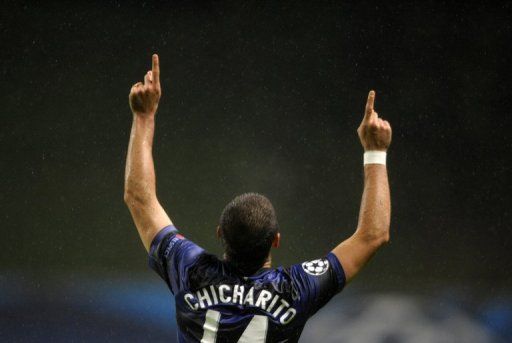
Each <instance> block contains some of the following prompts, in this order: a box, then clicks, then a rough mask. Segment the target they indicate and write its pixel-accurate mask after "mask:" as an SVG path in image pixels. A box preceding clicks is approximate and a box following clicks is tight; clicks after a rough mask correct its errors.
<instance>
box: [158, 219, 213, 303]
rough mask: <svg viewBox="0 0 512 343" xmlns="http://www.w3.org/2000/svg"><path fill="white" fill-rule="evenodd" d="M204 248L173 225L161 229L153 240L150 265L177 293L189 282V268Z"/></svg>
mask: <svg viewBox="0 0 512 343" xmlns="http://www.w3.org/2000/svg"><path fill="white" fill-rule="evenodd" d="M203 252H204V250H203V249H202V248H201V247H199V246H198V245H196V244H195V243H193V242H192V241H189V240H188V239H186V238H185V237H183V236H182V235H180V234H179V233H178V230H177V229H176V227H174V226H173V225H170V226H167V227H165V228H163V229H162V230H160V232H159V233H158V234H157V235H156V236H155V238H154V239H153V241H152V242H151V247H150V250H149V266H150V267H151V269H153V270H154V271H156V272H157V274H158V275H160V277H161V278H162V279H163V280H164V281H165V282H166V283H167V285H168V286H169V288H170V290H171V292H172V293H173V294H176V293H177V292H179V291H180V290H181V289H183V288H184V287H186V285H187V283H188V270H189V269H190V267H192V266H193V265H194V264H195V262H196V261H197V259H198V257H199V256H200V255H201V254H202V253H203Z"/></svg>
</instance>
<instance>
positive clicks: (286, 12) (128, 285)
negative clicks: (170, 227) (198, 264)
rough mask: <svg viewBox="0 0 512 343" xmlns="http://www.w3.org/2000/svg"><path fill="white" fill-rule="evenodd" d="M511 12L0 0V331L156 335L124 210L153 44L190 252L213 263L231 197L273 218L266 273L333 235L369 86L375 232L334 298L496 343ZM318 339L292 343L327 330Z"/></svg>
mask: <svg viewBox="0 0 512 343" xmlns="http://www.w3.org/2000/svg"><path fill="white" fill-rule="evenodd" d="M511 12H512V6H511V3H510V2H504V3H501V4H498V3H496V4H492V5H491V4H489V3H488V2H484V1H481V2H470V3H460V2H438V1H421V2H420V1H418V2H416V1H414V2H407V3H405V2H404V3H394V4H391V3H385V4H379V5H375V4H370V3H367V2H358V3H357V4H353V3H349V2H320V1H310V2H306V1H304V2H300V1H294V2H278V1H275V2H270V1H269V2H260V1H201V2H198V1H155V2H152V1H148V2H138V3H135V2H133V3H129V2H123V1H116V2H112V1H109V2H105V1H90V2H86V1H75V2H72V3H68V2H50V1H46V2H35V1H34V2H29V1H18V2H9V1H7V2H6V3H2V6H1V12H0V13H1V14H0V39H1V49H0V56H1V65H0V68H1V69H0V72H1V77H2V82H1V83H0V104H1V111H0V115H1V119H2V120H1V125H0V127H1V130H0V155H1V162H0V163H1V165H0V180H1V181H0V205H1V212H0V218H1V219H0V223H1V230H2V238H1V239H0V338H1V337H2V334H3V335H4V336H3V337H4V338H7V339H8V340H9V339H12V340H26V341H38V340H45V339H46V338H48V337H50V338H52V339H53V340H57V341H58V340H60V339H62V340H66V339H67V338H69V337H74V338H75V340H78V341H80V340H84V341H86V340H89V339H90V340H95V339H97V337H107V338H108V339H107V340H117V339H119V340H125V339H126V338H123V337H124V336H123V334H124V333H126V332H128V331H127V329H126V327H127V325H126V321H127V320H128V319H126V313H130V310H128V309H127V308H130V309H131V311H132V312H133V313H134V317H133V318H135V319H133V318H132V319H133V322H132V321H131V320H132V319H129V320H128V322H130V323H132V324H130V326H129V327H130V328H131V329H133V330H135V329H134V327H136V325H135V324H133V323H137V325H139V326H140V330H139V331H140V332H139V331H138V332H139V334H140V335H141V336H140V337H141V338H140V339H138V338H137V339H135V338H134V337H138V336H136V335H133V336H131V338H133V339H134V340H149V339H153V340H159V339H168V340H171V341H172V339H173V338H174V333H173V330H174V328H175V324H174V316H173V314H172V313H173V312H172V311H173V309H172V299H170V293H168V292H167V290H166V288H165V284H164V283H163V282H161V281H160V280H159V279H158V277H157V276H156V274H154V273H153V272H151V271H150V270H149V269H148V268H147V265H146V264H147V259H146V254H145V251H144V249H143V247H142V244H141V242H140V240H139V238H138V235H137V231H136V229H135V227H134V225H133V223H132V221H131V218H130V215H129V212H128V210H127V209H126V207H125V205H124V203H123V174H124V160H125V155H126V150H127V143H128V139H129V131H130V126H131V114H130V110H129V107H128V92H129V89H130V87H131V85H132V84H133V83H135V82H136V81H139V80H142V77H143V75H144V73H145V72H146V71H147V70H148V69H150V63H151V59H150V57H151V54H152V53H154V52H156V53H158V54H159V55H160V61H161V69H162V72H161V74H162V76H161V77H162V88H163V97H162V100H161V103H160V107H159V113H158V119H157V132H156V140H155V149H154V156H155V163H156V170H157V177H158V179H157V181H158V191H159V197H160V200H161V202H162V203H163V204H164V207H165V208H166V209H167V211H168V213H169V215H170V216H171V218H172V219H173V221H174V223H175V224H176V226H178V227H179V228H180V229H181V231H182V232H183V233H184V234H185V235H186V236H187V237H188V238H190V239H192V240H194V241H196V242H197V243H198V244H200V245H202V246H203V247H204V248H206V249H208V250H210V251H212V252H215V253H218V254H220V253H221V246H220V244H219V242H217V240H216V239H215V236H214V229H215V226H216V224H217V221H218V217H219V215H220V212H221V210H222V208H223V207H224V206H225V204H226V203H227V202H228V201H229V200H230V199H232V198H233V197H234V196H235V195H237V194H240V193H243V192H248V191H256V192H260V193H263V194H266V195H267V196H268V197H269V198H270V199H271V200H272V202H273V203H274V205H275V207H276V210H277V212H278V216H279V220H280V225H281V232H282V236H283V237H282V238H283V239H282V243H283V244H282V245H283V246H282V248H281V249H279V250H277V251H275V253H274V263H275V264H277V265H289V264H292V263H295V262H299V261H302V260H306V259H311V258H316V257H319V256H321V255H323V254H325V253H326V252H328V251H329V250H330V249H331V248H333V247H334V246H335V245H336V244H338V243H339V242H340V241H341V240H343V239H344V238H346V237H348V236H349V235H350V234H351V233H352V232H353V231H354V229H355V226H356V223H357V216H358V209H359V201H360V197H361V191H362V181H363V180H362V152H363V151H362V148H361V146H360V143H359V140H358V138H357V134H356V128H357V126H358V125H359V122H360V120H361V117H362V111H363V108H364V104H365V100H366V96H367V92H368V91H369V90H370V89H375V90H376V92H377V102H376V109H377V111H378V112H379V115H381V116H382V117H384V118H385V119H387V120H389V121H390V122H391V125H392V127H393V143H392V147H391V149H390V151H389V154H388V166H389V168H388V169H389V177H390V183H391V187H392V201H393V215H392V235H391V236H392V239H391V243H390V244H389V245H388V246H387V247H386V248H385V249H383V250H382V251H381V252H379V253H378V255H377V256H376V257H375V259H374V260H373V261H372V262H371V263H370V265H369V266H368V267H367V268H366V269H365V271H364V272H363V273H362V274H361V275H360V276H358V278H357V279H356V280H355V281H354V282H353V284H351V285H350V286H349V287H348V288H347V292H346V293H344V294H342V295H340V296H338V297H337V298H336V299H335V302H336V301H337V302H338V303H340V304H343V301H350V300H353V299H359V298H360V299H362V300H361V302H354V301H353V302H352V303H357V304H359V305H354V306H362V307H361V308H362V309H363V308H364V306H363V305H361V304H367V303H368V300H365V299H369V298H371V297H377V298H376V299H377V300H376V301H377V302H378V301H380V300H379V299H382V298H379V296H380V297H386V296H387V297H389V296H390V294H395V295H396V296H402V297H407V299H408V301H409V300H410V301H411V302H412V303H414V306H416V307H417V308H418V309H420V310H419V311H423V310H424V309H425V306H429V307H434V309H435V311H439V312H441V313H444V315H445V316H447V317H449V318H453V316H450V315H446V313H451V312H449V311H448V310H447V309H448V308H452V309H453V308H454V309H456V310H457V311H459V310H460V311H462V313H463V314H464V316H465V317H464V318H466V319H467V320H468V321H470V322H471V325H473V326H474V327H476V328H478V330H480V329H482V330H483V331H482V332H484V333H483V334H482V335H483V336H482V337H483V338H482V340H478V339H475V337H477V336H475V335H473V336H472V337H473V339H475V340H474V341H475V342H487V341H498V342H501V341H507V340H508V339H509V338H510V339H512V333H511V329H510V327H512V297H511V295H512V288H511V287H512V277H511V270H512V258H510V256H511V253H510V251H511V248H512V233H511V232H510V231H511V229H512V228H511V222H512V220H511V217H512V214H511V211H510V206H511V205H512V187H511V185H510V181H509V180H510V167H511V163H510V162H511V158H510V156H511V151H512V142H511V129H512V119H511V114H510V104H511V101H510V87H511V86H512V83H511V81H510V78H511V67H510V62H509V61H510V59H511V57H512V53H511V51H512V50H511V49H509V45H510V43H511V42H512V40H511V38H512V27H511V23H512V20H511V19H512V16H511ZM107 289H108V292H107V291H106V290H107ZM151 290H152V291H151ZM109 292H111V293H112V294H115V295H116V297H120V298H119V303H118V304H119V306H117V305H116V304H117V303H115V302H113V300H112V299H113V298H112V297H109V296H107V295H108V294H110V293H109ZM120 294H121V295H120ZM122 294H125V296H126V297H123V296H122ZM351 295H352V296H351ZM358 297H359V298H358ZM77 299H79V300H77ZM109 299H110V300H109ZM371 299H373V298H371ZM385 299H388V298H385ZM393 299H394V298H391V300H389V299H388V300H389V303H390V304H391V305H390V306H389V307H386V306H383V309H384V310H383V311H384V313H385V312H387V311H391V310H390V309H393V308H394V305H393V304H395V305H396V304H400V303H401V302H400V301H399V300H396V299H395V300H396V301H393ZM400 299H402V298H400ZM418 299H421V300H418ZM402 300H403V299H402ZM109 301H110V306H112V309H113V310H112V312H109V310H108V309H107V307H108V306H107V304H108V303H109ZM384 303H385V301H384ZM84 304H88V306H85V305H84ZM151 304H155V306H156V307H158V306H160V307H158V308H161V311H160V312H158V311H157V312H158V313H160V315H161V317H158V318H160V319H159V320H160V321H161V325H160V326H159V325H158V323H159V322H158V321H157V320H155V321H152V320H150V319H148V318H150V315H149V314H148V313H149V312H147V311H156V310H155V308H156V307H155V306H151ZM163 304H164V305H165V304H167V305H165V306H164V305H163ZM425 304H427V305H425ZM116 306H117V307H116ZM365 306H366V305H365ZM396 306H398V305H396ZM407 306H408V305H407ZM407 306H406V307H407ZM370 307H371V306H370ZM377 307H378V306H377ZM333 308H334V307H333ZM335 308H336V309H338V307H335ZM145 309H146V310H147V311H146V312H144V310H145ZM325 311H327V312H328V311H329V310H328V309H326V310H325ZM339 311H341V312H343V306H341V307H340V308H339ZM425 311H426V312H428V313H431V312H432V311H431V310H429V309H426V310H425ZM327 312H326V313H327ZM112 313H115V314H112ZM379 313H380V312H379ZM157 316H158V314H157ZM407 316H409V317H410V314H406V315H405V317H407ZM48 318H53V319H51V320H52V321H51V323H53V324H51V325H50V324H48V320H49V319H48ZM428 318H432V317H431V316H429V317H428ZM436 318H437V317H436ZM106 320H108V321H109V322H108V323H105V321H106ZM114 320H115V323H113V321H114ZM428 320H429V319H421V320H419V322H422V323H424V322H426V321H428ZM145 321H147V322H151V325H153V326H151V325H150V324H148V325H146V324H147V323H146V322H145ZM65 323H67V324H65ZM87 323H88V324H87ZM99 323H104V324H99ZM155 323H156V324H155ZM82 324H83V325H82ZM52 325H54V326H55V327H53V326H52ZM84 325H88V326H87V328H88V329H86V330H84V329H83V327H85V326H84ZM101 325H103V326H104V328H100V326H101ZM316 326H318V325H315V324H310V325H309V326H308V328H310V329H308V328H307V329H306V332H305V336H304V338H303V340H304V341H305V342H307V341H308V338H307V337H330V335H332V333H330V332H329V330H327V331H325V332H323V333H322V332H317V333H315V334H313V333H311V332H313V331H311V330H314V329H315V327H316ZM370 326H371V323H368V327H370ZM64 327H65V328H66V329H65V330H67V331H65V330H64V329H63V328H64ZM149 327H158V329H156V328H155V329H151V330H149V329H148V328H149ZM53 328H54V329H55V331H53V332H54V333H53V334H55V335H56V336H51V335H52V333H51V332H52V331H50V330H53ZM59 328H60V329H59ZM94 328H96V329H94ZM456 328H458V329H460V327H452V326H449V327H448V329H447V332H449V333H452V332H453V333H454V332H456V331H457V330H456ZM59 330H64V331H62V332H64V334H63V336H58V333H56V332H57V331H59ZM95 330H96V331H95ZM101 330H105V332H106V333H103V331H101ZM155 330H161V336H158V335H159V334H156V333H155V332H156V331H155ZM308 330H310V331H308ZM420 331H421V330H420ZM434 331H435V332H439V330H434ZM308 332H309V333H308ZM390 332H392V333H393V330H391V331H390ZM95 333H97V335H98V336H95ZM67 334H69V336H66V335H67ZM308 334H309V335H310V336H308ZM354 334H356V335H357V332H356V333H354ZM49 335H50V336H49ZM88 335H92V336H88ZM151 335H153V336H151ZM315 335H316V336H315ZM322 335H323V336H322ZM395 336H396V337H395ZM395 336H393V337H395V338H396V339H398V340H397V342H401V340H399V339H401V337H402V336H400V335H399V334H395ZM129 337H130V336H129ZM129 337H128V339H129ZM169 337H170V338H169ZM344 337H348V336H346V335H345V336H344ZM383 337H384V336H382V335H377V338H376V339H377V340H376V341H379V342H380V341H381V340H383V341H386V342H388V341H389V340H385V339H386V338H385V337H384V338H383ZM386 337H387V336H386ZM397 337H398V338H397ZM414 337H415V338H414V339H413V340H408V339H409V338H410V337H406V338H404V339H405V341H415V342H420V341H421V340H419V339H418V338H417V336H414ZM435 337H436V339H437V338H438V337H437V336H435ZM443 337H444V336H443ZM325 341H327V338H325ZM334 341H340V340H339V339H335V340H334ZM347 341H350V340H348V338H347ZM356 341H357V340H356ZM359 341H365V340H364V339H363V340H361V338H359ZM366 341H368V342H369V341H371V340H370V339H366ZM426 341H439V342H441V341H442V342H444V341H443V340H428V339H427V340H426ZM448 341H450V340H448ZM469 341H471V340H469ZM389 342H391V341H389ZM393 342H394V341H393Z"/></svg>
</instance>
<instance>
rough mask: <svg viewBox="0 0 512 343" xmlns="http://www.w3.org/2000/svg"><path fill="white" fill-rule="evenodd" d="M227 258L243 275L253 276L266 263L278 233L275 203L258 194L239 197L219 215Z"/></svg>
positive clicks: (246, 194)
mask: <svg viewBox="0 0 512 343" xmlns="http://www.w3.org/2000/svg"><path fill="white" fill-rule="evenodd" d="M219 226H220V232H221V236H222V241H223V243H224V248H225V252H226V259H227V261H228V262H229V263H230V264H232V265H233V266H234V267H236V269H238V270H239V271H240V272H241V273H242V274H243V275H252V274H254V273H255V272H256V271H258V270H259V269H260V268H261V267H262V265H263V263H264V262H265V260H266V258H267V256H268V254H269V252H270V248H271V246H272V242H273V240H274V238H275V237H276V235H277V232H278V224H277V216H276V212H275V210H274V206H272V203H271V202H270V200H268V198H267V197H265V196H263V195H261V194H257V193H245V194H242V195H239V196H237V197H236V198H234V199H233V200H231V202H230V203H229V204H228V205H227V206H226V207H225V208H224V210H223V211H222V215H221V216H220V223H219Z"/></svg>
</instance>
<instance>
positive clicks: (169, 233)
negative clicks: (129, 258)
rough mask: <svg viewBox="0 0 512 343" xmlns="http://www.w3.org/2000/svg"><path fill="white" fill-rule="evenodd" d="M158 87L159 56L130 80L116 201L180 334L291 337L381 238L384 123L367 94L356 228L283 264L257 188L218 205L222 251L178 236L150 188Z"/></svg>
mask: <svg viewBox="0 0 512 343" xmlns="http://www.w3.org/2000/svg"><path fill="white" fill-rule="evenodd" d="M160 95H161V87H160V68H159V61H158V56H157V55H153V65H152V70H150V71H148V72H147V74H146V75H145V76H144V82H138V83H136V84H135V85H133V87H132V89H131V91H130V95H129V103H130V107H131V110H132V112H133V125H132V131H131V135H130V143H129V147H128V157H127V159H126V176H125V192H124V199H125V202H126V204H127V206H128V208H129V209H130V212H131V215H132V217H133V220H134V222H135V225H136V226H137V230H138V232H139V234H140V237H141V239H142V243H143V244H144V247H145V248H146V250H147V251H148V252H149V265H150V266H151V268H153V269H154V270H155V271H156V272H157V273H158V274H159V275H160V277H161V278H162V279H163V280H164V281H165V282H166V283H167V285H168V287H169V289H170V291H171V292H172V294H173V295H174V298H175V303H176V316H177V323H178V341H179V342H297V341H298V339H299V337H300V334H301V332H302V329H303V328H304V325H305V323H306V321H307V320H308V319H309V318H310V317H311V316H312V315H314V314H315V312H317V311H318V310H319V309H320V308H321V307H322V306H324V305H325V304H326V303H327V302H328V301H329V300H330V299H331V298H332V297H333V296H334V295H335V294H337V293H338V292H340V291H341V290H342V289H343V287H344V286H345V284H346V283H348V282H349V281H350V280H351V279H352V278H353V277H354V276H355V275H356V274H357V273H358V272H359V271H360V270H361V268H363V266H364V265H365V264H366V263H367V262H368V260H369V259H370V258H371V257H372V256H373V255H374V254H375V252H376V251H377V250H378V249H379V247H381V246H382V245H383V244H384V243H386V242H387V241H388V240H389V224H390V196H389V186H388V177H387V171H386V150H387V148H388V146H389V144H390V142H391V127H390V125H389V123H388V122H387V121H385V120H382V119H381V118H379V116H378V115H377V113H376V112H375V111H374V107H373V106H374V100H375V92H373V91H371V92H370V93H369V95H368V100H367V102H366V109H365V113H364V117H363V120H362V122H361V125H360V126H359V128H358V130H357V132H358V134H359V139H360V140H361V144H362V145H363V148H364V150H365V154H364V191H363V196H362V201H361V209H360V212H359V222H358V226H357V229H356V231H355V233H354V234H353V235H352V236H351V237H349V238H347V239H346V240H344V241H343V242H341V243H340V244H339V245H337V246H336V247H334V249H333V250H332V251H331V252H329V253H328V254H327V255H325V256H322V257H320V258H319V259H316V260H314V261H309V262H304V263H298V264H295V265H292V266H291V267H288V268H283V267H278V268H272V266H271V262H272V261H271V255H270V249H271V247H274V248H277V247H279V242H280V238H281V236H280V234H279V226H278V223H277V219H276V214H275V211H274V208H273V207H272V204H271V203H270V201H269V200H268V199H267V198H266V197H264V196H263V195H259V194H255V193H247V194H242V195H240V196H237V197H236V198H235V199H233V200H232V201H231V202H230V203H229V204H228V205H227V206H226V207H225V208H224V210H223V211H222V214H221V216H220V222H219V224H218V226H217V237H218V238H219V239H220V240H221V241H222V243H223V246H224V249H225V253H224V256H223V258H222V259H219V258H217V257H216V256H214V255H211V254H209V253H207V252H206V251H205V250H203V249H202V248H201V247H199V246H198V245H196V244H195V243H194V242H192V241H190V240H188V239H186V238H185V237H183V236H182V235H181V234H180V233H179V232H178V229H177V228H176V227H175V226H174V225H173V223H172V221H171V219H170V218H169V216H168V215H167V213H166V212H165V210H164V209H163V208H162V206H161V205H160V203H159V201H158V198H157V195H156V183H155V170H154V165H153V157H152V145H153V135H154V128H155V114H156V111H157V108H158V101H159V99H160Z"/></svg>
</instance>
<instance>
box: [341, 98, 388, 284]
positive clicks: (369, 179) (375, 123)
mask: <svg viewBox="0 0 512 343" xmlns="http://www.w3.org/2000/svg"><path fill="white" fill-rule="evenodd" d="M374 101H375V92H373V91H371V92H370V94H369V95H368V100H367V103H366V109H365V115H364V118H363V121H362V122H361V125H360V126H359V128H358V130H357V132H358V134H359V138H360V140H361V144H362V145H363V147H364V150H365V152H367V151H382V152H386V151H387V148H388V147H389V144H390V143H391V126H390V125H389V123H388V122H387V121H385V120H382V119H380V118H379V116H378V114H377V112H375V111H374V108H373V105H374ZM390 217H391V201H390V195H389V184H388V175H387V170H386V165H384V164H373V163H370V164H365V166H364V191H363V197H362V200H361V208H360V210H359V221H358V226H357V230H356V232H355V233H354V234H353V235H352V236H351V237H349V238H348V239H346V240H345V241H343V242H342V243H341V244H339V245H338V246H337V247H336V248H334V250H333V253H334V254H335V255H336V257H337V258H338V260H339V261H340V263H341V265H342V266H343V270H344V271H345V276H346V279H347V282H348V281H350V280H351V279H352V278H353V277H354V276H355V275H356V274H357V273H358V272H359V271H360V270H361V269H362V268H363V267H364V265H365V264H366V263H367V262H368V261H369V260H370V259H371V258H372V256H373V255H374V254H375V252H376V251H377V250H378V249H379V248H380V247H381V246H382V245H383V244H384V243H387V242H388V241H389V225H390Z"/></svg>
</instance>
